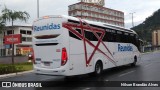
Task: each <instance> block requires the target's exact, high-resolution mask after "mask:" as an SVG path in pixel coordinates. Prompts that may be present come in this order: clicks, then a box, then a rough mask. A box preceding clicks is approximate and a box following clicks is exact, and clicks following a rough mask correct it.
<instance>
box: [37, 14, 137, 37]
mask: <svg viewBox="0 0 160 90" xmlns="http://www.w3.org/2000/svg"><path fill="white" fill-rule="evenodd" d="M46 18H65V19H70V20H74V21H78V22H79V19H78V18H76V17H72V16H67V15H49V16H44V17H40V18H39V19H38V20H36V21H39V20H42V19H46ZM84 21H85V22H87V23H88V24H92V25H97V26H101V27H104V28H110V29H116V30H119V31H124V32H129V33H134V34H137V33H136V32H135V31H134V30H131V29H126V28H124V27H120V26H116V25H112V24H108V23H102V22H95V21H89V20H85V19H82V22H84Z"/></svg>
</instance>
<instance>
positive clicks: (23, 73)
mask: <svg viewBox="0 0 160 90" xmlns="http://www.w3.org/2000/svg"><path fill="white" fill-rule="evenodd" d="M32 72H33V70H30V71H24V72H17V73H10V74H4V75H0V79H4V78H10V77H15V76H21V75H25V74H28V73H32Z"/></svg>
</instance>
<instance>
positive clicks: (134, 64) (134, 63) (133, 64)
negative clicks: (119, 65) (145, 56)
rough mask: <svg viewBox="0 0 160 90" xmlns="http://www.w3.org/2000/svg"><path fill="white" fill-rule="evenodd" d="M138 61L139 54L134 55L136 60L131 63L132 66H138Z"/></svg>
mask: <svg viewBox="0 0 160 90" xmlns="http://www.w3.org/2000/svg"><path fill="white" fill-rule="evenodd" d="M136 63H137V56H135V57H134V62H133V63H131V66H136Z"/></svg>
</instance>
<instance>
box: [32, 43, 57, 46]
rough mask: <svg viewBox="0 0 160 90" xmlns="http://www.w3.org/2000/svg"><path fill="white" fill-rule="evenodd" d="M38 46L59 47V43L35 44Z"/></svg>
mask: <svg viewBox="0 0 160 90" xmlns="http://www.w3.org/2000/svg"><path fill="white" fill-rule="evenodd" d="M35 45H36V46H54V45H58V43H41V44H35Z"/></svg>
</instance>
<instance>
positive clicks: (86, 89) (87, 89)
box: [82, 88, 91, 90]
mask: <svg viewBox="0 0 160 90" xmlns="http://www.w3.org/2000/svg"><path fill="white" fill-rule="evenodd" d="M89 89H91V88H85V89H82V90H89Z"/></svg>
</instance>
